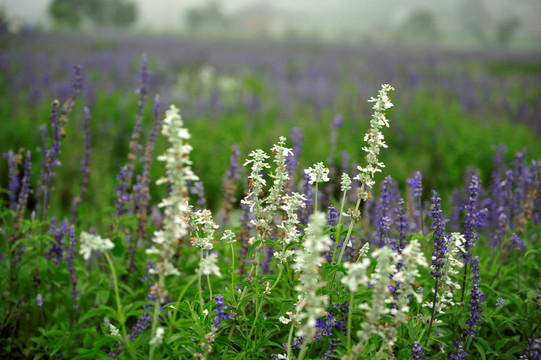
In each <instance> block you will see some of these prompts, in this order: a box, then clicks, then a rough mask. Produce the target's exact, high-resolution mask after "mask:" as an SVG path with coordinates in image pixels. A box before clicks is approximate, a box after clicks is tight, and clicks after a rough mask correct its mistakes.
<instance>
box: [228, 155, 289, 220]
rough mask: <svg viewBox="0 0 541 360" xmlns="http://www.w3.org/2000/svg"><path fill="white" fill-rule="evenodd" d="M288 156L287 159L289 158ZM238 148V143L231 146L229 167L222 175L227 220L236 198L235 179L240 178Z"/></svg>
mask: <svg viewBox="0 0 541 360" xmlns="http://www.w3.org/2000/svg"><path fill="white" fill-rule="evenodd" d="M290 157H291V156H289V157H288V158H286V161H287V159H289V158H290ZM239 158H240V149H239V145H238V144H235V145H233V147H232V148H231V158H230V165H229V168H228V169H227V170H226V172H225V174H224V176H223V177H222V187H223V190H224V202H223V215H222V216H223V219H224V221H228V220H229V214H230V213H231V211H232V210H233V208H234V206H235V203H236V201H237V199H236V198H235V192H236V191H237V181H239V180H240V179H241V176H240V169H241V167H240V163H239Z"/></svg>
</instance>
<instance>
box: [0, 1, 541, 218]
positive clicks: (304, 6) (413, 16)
mask: <svg viewBox="0 0 541 360" xmlns="http://www.w3.org/2000/svg"><path fill="white" fill-rule="evenodd" d="M539 19H541V1H539V0H430V1H429V0H411V1H404V0H380V1H371V0H370V1H369V0H333V1H332V2H331V1H309V0H296V1H286V0H275V1H265V0H251V1H250V0H228V1H203V0H202V1H195V0H186V1H178V0H0V122H1V124H2V131H1V132H0V153H1V154H5V153H6V152H7V151H9V150H10V149H12V150H13V151H14V152H15V153H16V154H19V155H20V156H19V157H18V159H19V160H20V159H22V158H23V156H22V154H24V152H25V151H26V150H31V151H32V161H33V164H34V168H33V184H36V183H37V182H38V181H39V176H40V175H39V174H40V171H39V166H40V163H41V162H43V161H44V160H43V159H44V158H45V157H44V155H43V151H41V149H47V148H49V147H51V146H52V145H51V144H52V142H53V138H54V136H53V127H52V125H51V120H50V119H49V116H50V114H51V103H52V101H53V100H54V99H58V100H59V101H60V103H64V102H66V100H67V99H69V97H70V94H72V93H73V92H74V89H76V88H77V86H75V85H74V84H76V83H77V80H76V81H74V76H75V77H77V76H78V75H77V74H75V75H74V66H75V65H79V64H80V65H81V66H82V75H81V76H82V88H80V89H78V88H77V89H76V90H77V94H78V98H77V101H76V102H75V104H74V107H73V109H72V112H71V114H70V115H69V122H68V123H67V124H66V126H65V135H66V136H65V138H64V139H63V140H62V152H61V155H60V163H61V164H62V166H60V167H59V168H57V169H56V175H55V189H56V195H55V197H54V199H51V202H52V209H55V210H54V211H57V214H56V215H57V216H60V217H61V216H63V215H64V214H65V213H66V212H68V211H69V208H70V205H71V203H72V200H73V198H74V197H75V196H76V194H78V192H79V182H80V181H79V180H77V181H74V179H81V178H82V176H83V175H82V174H81V172H80V169H79V168H80V166H81V165H80V164H81V159H83V157H84V152H85V148H84V146H83V144H84V143H85V139H86V137H85V136H86V135H85V134H86V133H88V128H89V129H90V135H91V147H92V153H91V160H90V169H91V175H90V179H89V182H88V194H92V196H89V195H87V198H86V199H85V201H86V202H83V204H82V205H81V207H80V211H82V212H83V213H85V214H86V216H80V217H79V219H82V220H81V221H87V222H88V223H89V224H96V223H98V222H99V221H98V218H99V217H100V211H101V210H102V209H105V208H107V207H108V206H111V204H113V203H114V201H115V200H114V199H115V197H116V196H117V195H118V194H117V190H116V189H117V188H118V186H120V184H119V180H115V179H118V177H117V175H118V174H119V172H120V169H121V167H122V166H124V165H125V164H126V161H127V160H126V159H127V158H128V153H129V152H130V138H131V137H132V136H133V134H134V132H136V131H139V132H140V133H139V135H138V138H137V139H138V144H137V146H136V147H135V148H134V149H135V150H133V149H132V150H133V151H135V152H136V153H135V154H134V155H135V156H132V158H134V159H136V161H135V174H134V177H135V176H136V175H137V174H138V173H140V172H141V168H142V162H141V161H139V160H140V159H141V158H142V155H143V151H144V147H145V146H146V141H147V139H150V138H151V135H150V134H151V129H152V127H153V125H154V124H155V117H154V111H153V110H156V112H155V113H156V114H158V116H157V118H158V119H159V118H161V117H162V114H163V110H164V109H165V108H166V107H168V106H169V104H171V103H174V104H176V105H177V106H179V107H180V108H181V110H182V114H183V117H184V119H185V121H186V123H187V126H188V128H189V129H190V131H191V133H192V140H191V141H192V145H193V147H194V151H193V152H192V155H191V156H192V158H193V161H194V170H195V172H196V173H197V174H198V175H199V176H200V178H201V180H202V184H203V185H202V186H199V187H198V190H197V191H199V192H200V191H201V190H203V191H204V194H205V196H206V200H205V202H206V206H208V207H209V208H211V209H213V210H216V209H219V208H220V207H221V206H222V197H223V189H224V184H223V179H224V174H225V173H226V171H227V170H228V169H229V168H230V166H231V165H230V159H231V156H232V152H231V149H232V147H233V146H238V151H239V152H240V160H238V161H240V163H241V164H242V163H243V161H244V159H246V158H247V156H248V154H249V152H250V151H251V150H253V149H255V148H262V149H266V150H268V149H270V148H271V146H272V144H273V143H275V142H277V140H278V137H279V136H281V135H283V136H286V137H288V139H289V140H288V145H289V146H295V147H296V149H297V150H296V153H297V154H298V160H299V162H300V165H299V167H298V169H297V170H298V172H299V179H298V182H297V184H298V186H300V184H301V182H302V178H301V177H302V174H303V173H302V169H303V168H306V167H309V166H311V165H312V164H313V163H315V162H317V161H324V162H325V163H326V165H327V166H329V167H331V168H332V171H333V174H334V175H335V176H338V175H339V174H340V173H341V172H343V171H345V172H349V173H350V174H351V175H352V176H354V175H356V171H357V170H356V165H357V164H359V163H362V162H363V161H364V160H363V159H364V156H365V154H364V152H363V151H362V150H361V147H362V142H363V136H364V133H365V132H366V130H367V129H368V128H369V120H370V117H371V114H372V109H371V104H370V103H368V102H367V100H368V99H369V98H370V97H371V96H375V94H377V91H378V90H379V88H380V86H381V84H383V83H389V84H392V85H393V86H394V87H395V88H396V91H395V92H394V93H393V94H392V95H391V96H392V101H393V103H394V104H395V107H394V108H393V109H391V110H390V114H389V117H390V119H391V128H390V129H386V133H385V137H386V141H387V143H388V145H389V149H386V150H385V151H384V152H382V155H381V159H382V161H383V162H384V163H385V164H386V165H387V167H386V169H385V170H384V173H382V174H380V175H378V176H379V177H380V178H379V179H378V183H381V181H382V180H383V177H384V176H387V175H390V176H392V177H393V178H394V179H395V180H396V181H397V184H398V186H399V187H400V188H402V189H404V188H405V182H406V179H407V178H408V177H410V176H411V175H412V174H413V172H415V171H417V170H420V171H422V173H423V177H424V186H425V189H426V190H427V191H426V192H425V194H429V191H428V190H430V189H437V190H439V191H440V193H441V194H442V195H443V198H444V204H445V205H444V206H449V204H450V202H449V199H450V198H451V195H452V194H453V196H454V199H455V200H454V201H455V202H456V201H459V200H457V199H459V198H458V197H457V196H459V195H460V194H466V195H464V196H467V189H466V190H465V191H463V192H461V193H457V192H456V189H464V186H466V187H467V183H468V179H469V176H470V175H471V174H472V173H474V172H477V173H479V175H480V176H481V179H482V180H483V182H484V183H485V184H489V183H490V181H491V180H490V179H491V176H493V174H494V171H493V167H494V164H496V163H497V164H500V165H501V164H502V163H503V162H504V161H508V162H509V161H515V164H519V163H522V162H523V161H525V162H527V163H530V162H531V161H532V160H535V159H539V158H540V157H541V148H540V147H539V144H540V141H539V140H540V137H539V134H540V133H541V116H540V114H541V21H539ZM85 106H86V107H88V109H89V114H90V125H89V127H87V126H86V125H85V121H88V119H87V118H85V113H84V111H83V108H84V107H85ZM85 119H86V120H85ZM137 119H142V123H141V125H140V127H137V126H135V123H136V120H137ZM137 129H138V130H137ZM156 146H157V148H156V150H155V154H159V153H161V152H162V151H164V149H165V147H166V146H167V144H166V143H165V140H164V139H163V137H159V138H158V143H157V145H156ZM516 159H521V160H520V161H518V160H516ZM18 166H19V171H20V172H22V171H23V169H22V163H21V162H19V164H18ZM517 166H518V165H517ZM7 167H8V165H7V161H3V162H0V174H7V171H8V169H7ZM162 175H163V167H162V164H154V166H153V167H152V179H157V178H158V177H160V176H162ZM235 181H237V182H238V184H237V185H238V186H237V187H236V190H235V191H236V196H235V198H236V202H237V205H238V201H239V199H240V198H241V197H242V196H243V187H244V186H245V185H246V184H244V177H242V176H241V177H240V178H239V179H237V180H235ZM336 183H338V180H336ZM464 183H466V185H463V184H464ZM487 186H488V185H487ZM0 187H2V188H7V187H8V179H7V176H3V177H2V179H1V183H0ZM297 190H299V189H297ZM164 191H165V190H164V189H159V188H158V187H156V186H151V188H150V192H151V194H152V198H153V199H159V198H161V197H162V196H164ZM327 191H328V193H327V197H328V199H329V201H332V200H333V198H334V196H336V194H335V192H336V187H335V188H332V187H331V188H329V189H328V190H327ZM456 194H459V195H456ZM427 196H428V195H427ZM445 199H447V200H445ZM426 200H428V199H426ZM31 201H32V199H31ZM34 201H36V199H34ZM203 203H204V202H203Z"/></svg>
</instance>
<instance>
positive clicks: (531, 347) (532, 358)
mask: <svg viewBox="0 0 541 360" xmlns="http://www.w3.org/2000/svg"><path fill="white" fill-rule="evenodd" d="M519 359H520V360H539V359H541V339H533V338H530V339H528V345H526V348H524V353H523V354H522V355H520V357H519Z"/></svg>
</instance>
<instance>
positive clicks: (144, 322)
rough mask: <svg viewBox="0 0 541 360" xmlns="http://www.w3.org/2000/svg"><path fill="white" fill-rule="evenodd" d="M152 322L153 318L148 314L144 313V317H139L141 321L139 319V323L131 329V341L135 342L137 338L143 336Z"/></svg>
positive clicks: (129, 336) (129, 337) (129, 335)
mask: <svg viewBox="0 0 541 360" xmlns="http://www.w3.org/2000/svg"><path fill="white" fill-rule="evenodd" d="M151 321H152V318H151V317H150V315H149V314H148V313H146V312H145V313H143V315H141V316H139V319H137V323H136V324H135V325H134V326H132V328H131V329H130V334H128V339H130V341H134V340H135V338H136V337H137V336H139V335H141V334H142V333H143V331H145V330H146V328H147V327H148V325H149V324H150V322H151Z"/></svg>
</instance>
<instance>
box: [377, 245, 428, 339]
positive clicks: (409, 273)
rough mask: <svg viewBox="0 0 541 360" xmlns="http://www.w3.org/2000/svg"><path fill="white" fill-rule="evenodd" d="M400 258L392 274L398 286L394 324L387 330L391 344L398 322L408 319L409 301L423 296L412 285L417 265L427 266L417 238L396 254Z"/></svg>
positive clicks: (392, 312)
mask: <svg viewBox="0 0 541 360" xmlns="http://www.w3.org/2000/svg"><path fill="white" fill-rule="evenodd" d="M398 257H399V258H400V257H401V258H402V268H401V269H400V271H399V272H398V273H396V274H394V276H393V280H394V281H395V286H400V288H399V289H398V294H397V295H396V301H395V305H396V306H394V307H393V308H392V309H391V314H392V315H393V316H394V323H393V324H394V326H393V327H390V328H389V330H388V331H387V344H388V346H393V345H394V343H395V342H396V337H397V334H398V324H399V323H406V322H407V321H408V313H409V310H410V308H409V302H410V300H411V298H415V300H417V302H418V303H421V302H422V301H423V297H422V295H421V294H420V293H418V292H417V291H416V289H415V287H414V283H415V279H416V278H417V276H419V270H418V267H419V266H422V267H428V263H427V262H426V259H425V257H424V255H423V252H422V251H421V244H420V243H419V241H418V240H416V239H414V240H412V241H411V242H410V243H409V245H408V246H406V247H405V248H404V249H403V250H402V254H401V255H399V256H398Z"/></svg>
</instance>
